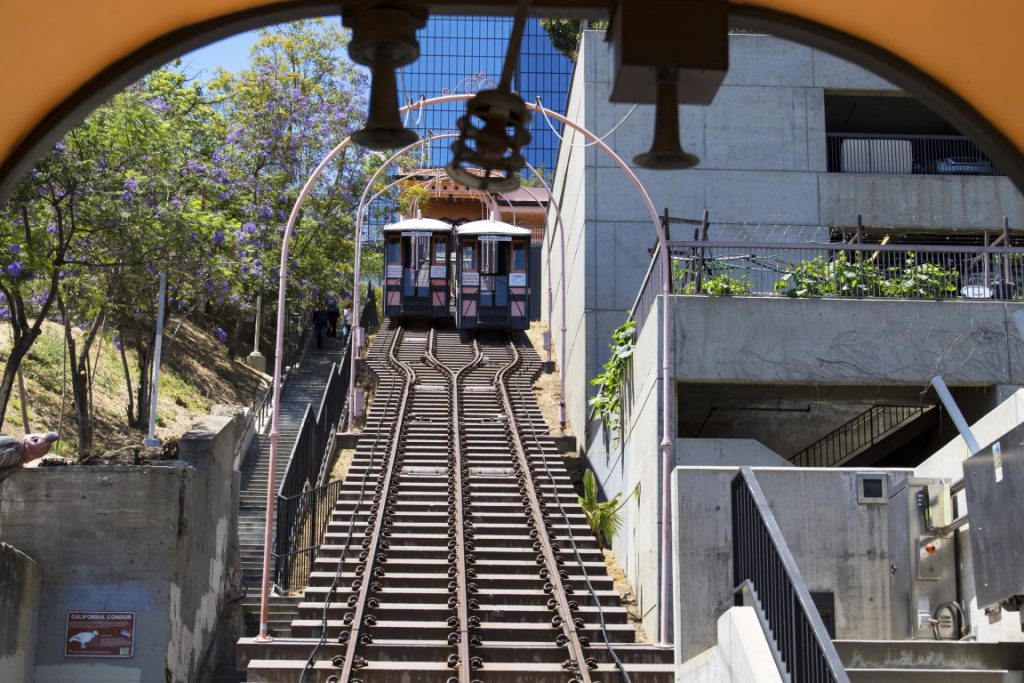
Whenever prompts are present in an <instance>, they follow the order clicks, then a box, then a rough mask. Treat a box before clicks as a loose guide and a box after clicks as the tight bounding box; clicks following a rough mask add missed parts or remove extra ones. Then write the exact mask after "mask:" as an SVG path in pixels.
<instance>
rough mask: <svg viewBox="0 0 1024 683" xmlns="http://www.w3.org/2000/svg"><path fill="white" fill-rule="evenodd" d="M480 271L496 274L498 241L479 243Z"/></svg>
mask: <svg viewBox="0 0 1024 683" xmlns="http://www.w3.org/2000/svg"><path fill="white" fill-rule="evenodd" d="M480 272H481V273H487V274H489V275H496V274H497V273H498V272H499V271H498V243H497V242H491V241H487V242H481V243H480Z"/></svg>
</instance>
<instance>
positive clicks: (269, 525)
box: [256, 94, 672, 646]
mask: <svg viewBox="0 0 1024 683" xmlns="http://www.w3.org/2000/svg"><path fill="white" fill-rule="evenodd" d="M472 98H473V95H469V94H457V95H443V96H441V97H433V98H430V99H428V100H422V101H420V102H417V103H414V104H407V105H405V106H404V107H402V108H401V109H400V111H403V112H404V111H408V110H411V109H414V108H417V107H427V106H434V105H437V104H445V103H448V102H465V101H468V100H470V99H472ZM526 106H527V108H528V109H531V110H533V111H542V112H543V113H544V114H545V115H547V116H548V117H550V118H553V119H555V120H556V121H559V122H561V123H563V124H565V125H567V126H569V127H570V128H572V129H573V130H575V131H577V132H579V133H580V134H581V135H583V136H584V137H586V138H588V139H590V140H591V141H592V142H593V143H594V144H595V145H596V146H597V147H598V148H599V149H600V150H601V151H603V152H604V153H605V154H606V155H608V156H609V157H610V158H611V159H612V161H614V162H615V164H616V165H617V166H618V167H619V169H620V170H621V171H622V172H623V173H624V174H625V175H626V177H627V178H629V180H630V182H632V183H633V185H634V186H635V187H636V189H637V191H638V192H639V193H640V196H641V199H642V200H643V202H644V204H645V206H646V207H647V211H648V213H649V214H650V216H651V220H652V221H653V223H654V228H655V231H656V232H657V235H658V241H659V243H661V245H662V249H661V251H662V274H663V277H662V280H663V282H662V294H663V297H664V299H665V307H664V310H663V314H662V325H663V328H664V329H663V331H662V349H663V359H662V403H663V406H662V409H663V425H662V430H663V433H662V442H661V450H662V487H661V488H662V498H663V501H662V503H663V505H662V515H661V516H662V519H661V527H662V533H661V536H662V539H661V552H660V555H661V558H660V560H661V562H660V564H661V574H662V577H661V597H660V598H659V600H660V603H659V608H660V610H661V612H662V614H661V620H660V623H661V633H660V634H659V639H660V640H659V645H663V646H667V645H670V644H671V640H670V639H668V637H667V636H668V627H667V625H668V609H669V599H668V596H669V595H670V594H671V582H670V580H669V577H668V563H669V553H670V536H669V534H670V528H671V527H670V521H669V519H668V516H669V515H668V512H667V508H666V505H667V502H668V486H669V481H668V476H667V469H668V466H669V463H670V462H671V458H672V441H671V438H670V435H671V424H670V420H669V417H670V414H671V408H670V403H669V400H670V398H671V386H670V383H669V361H668V356H669V351H670V350H671V349H670V346H669V333H668V330H669V327H670V324H671V313H670V308H671V307H670V306H669V305H668V294H669V289H668V287H669V259H668V249H667V248H666V247H665V246H664V245H665V242H666V237H665V231H664V229H663V228H662V225H661V221H660V220H659V216H658V211H657V209H655V208H654V203H653V202H652V201H651V198H650V195H648V194H647V190H646V189H645V188H644V186H643V184H642V183H641V182H640V179H639V178H637V176H636V174H635V173H634V172H633V170H632V169H631V168H630V167H629V165H628V164H626V162H625V161H623V160H622V158H621V157H620V156H619V155H618V154H616V153H615V151H614V150H612V149H611V148H610V147H609V146H608V145H606V144H605V143H604V141H602V140H601V139H600V138H598V137H597V136H596V135H595V134H594V133H591V132H590V131H589V130H587V129H586V128H584V127H583V126H581V125H580V124H578V123H576V122H575V121H573V120H572V119H569V118H568V117H566V116H563V115H562V114H559V113H558V112H555V111H551V110H550V109H547V108H546V107H543V106H540V105H537V104H530V103H527V104H526ZM350 144H352V139H351V137H347V138H345V139H344V140H342V141H341V142H340V143H339V144H338V145H337V146H336V147H335V148H334V149H332V150H331V151H330V152H328V153H327V155H326V156H325V157H324V158H323V160H322V161H321V162H320V164H319V165H318V166H317V167H316V169H314V170H313V172H312V173H311V174H310V176H309V178H308V179H307V180H306V183H305V185H303V186H302V190H301V191H300V192H299V196H298V198H297V199H296V200H295V205H294V206H293V207H292V212H291V214H290V215H289V217H288V223H287V225H286V226H285V231H284V235H283V238H282V244H281V266H280V269H279V277H280V281H279V284H278V307H277V335H276V341H275V354H274V381H273V393H272V395H273V401H272V404H271V427H270V472H269V476H268V477H267V504H266V505H267V514H266V521H265V526H264V534H263V537H264V540H263V581H262V586H261V600H260V633H259V635H258V636H257V637H256V640H257V641H258V642H268V641H270V640H272V639H271V637H270V635H269V633H268V629H267V615H268V609H269V600H270V594H269V588H270V554H271V548H270V541H271V538H270V537H271V531H272V529H273V502H274V498H273V488H274V484H275V472H274V465H275V463H276V459H277V441H278V436H279V431H278V416H279V413H280V404H281V375H282V365H281V354H282V349H283V348H284V315H285V288H286V286H287V283H288V268H287V265H288V251H289V249H288V241H289V239H290V238H291V235H292V233H293V232H294V230H295V223H296V222H297V220H298V216H299V212H300V211H301V209H302V205H303V204H304V203H305V201H306V197H307V196H308V195H309V192H310V190H311V189H312V187H313V184H314V183H316V181H317V179H319V177H320V175H321V174H322V173H323V172H324V169H326V168H327V166H328V165H329V164H330V163H331V162H332V161H333V160H334V159H335V158H336V157H337V156H338V155H339V154H341V153H342V152H343V151H344V150H345V149H346V148H347V147H348V146H349V145H350ZM361 246H362V239H361V236H360V235H359V234H358V231H357V234H356V245H355V269H354V270H355V273H354V279H355V282H356V283H357V286H356V287H355V291H354V292H353V307H352V308H353V310H352V315H353V342H352V343H353V347H352V348H353V349H355V343H356V341H355V337H356V336H358V322H359V317H358V316H359V309H358V308H357V307H356V306H355V303H356V302H357V301H358V296H359V287H358V282H359V279H358V278H359V261H360V258H361V256H362V249H361ZM354 361H355V357H354V355H353V363H354ZM354 371H355V368H354V365H353V372H354Z"/></svg>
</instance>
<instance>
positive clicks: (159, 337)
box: [142, 270, 167, 448]
mask: <svg viewBox="0 0 1024 683" xmlns="http://www.w3.org/2000/svg"><path fill="white" fill-rule="evenodd" d="M166 298H167V271H166V270H161V271H160V294H159V300H158V301H157V304H156V339H155V340H154V342H153V375H152V378H151V379H150V387H149V430H148V432H147V435H146V438H145V439H143V440H142V445H143V446H149V447H150V448H159V447H160V446H161V445H162V442H161V441H160V439H158V438H156V400H157V395H158V394H159V391H158V390H159V388H160V350H161V348H162V347H163V341H164V299H166Z"/></svg>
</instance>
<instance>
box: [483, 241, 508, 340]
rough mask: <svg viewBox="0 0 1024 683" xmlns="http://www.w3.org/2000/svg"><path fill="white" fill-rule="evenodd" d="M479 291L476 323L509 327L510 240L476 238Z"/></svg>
mask: <svg viewBox="0 0 1024 683" xmlns="http://www.w3.org/2000/svg"><path fill="white" fill-rule="evenodd" d="M479 242H480V292H479V296H478V301H479V308H478V311H477V318H478V324H479V325H480V326H485V325H486V326H487V327H507V326H508V324H509V312H510V311H509V309H510V305H509V291H508V263H509V251H510V249H509V248H510V247H511V245H512V238H511V237H509V236H508V235H480V238H479Z"/></svg>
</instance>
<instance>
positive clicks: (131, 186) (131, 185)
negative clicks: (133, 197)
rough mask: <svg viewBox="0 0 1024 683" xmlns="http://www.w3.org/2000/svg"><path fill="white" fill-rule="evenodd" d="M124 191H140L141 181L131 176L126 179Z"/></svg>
mask: <svg viewBox="0 0 1024 683" xmlns="http://www.w3.org/2000/svg"><path fill="white" fill-rule="evenodd" d="M124 189H126V190H127V191H129V192H135V191H136V190H138V189H139V181H138V180H136V179H135V178H132V177H131V176H129V177H127V178H125V179H124Z"/></svg>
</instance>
